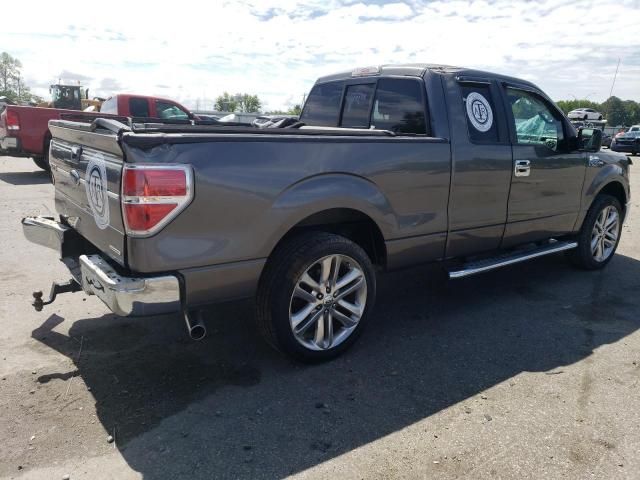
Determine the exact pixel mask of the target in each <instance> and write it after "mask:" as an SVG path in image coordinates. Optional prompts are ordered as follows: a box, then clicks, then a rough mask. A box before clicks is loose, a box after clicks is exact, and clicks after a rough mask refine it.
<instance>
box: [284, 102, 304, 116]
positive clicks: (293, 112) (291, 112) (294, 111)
mask: <svg viewBox="0 0 640 480" xmlns="http://www.w3.org/2000/svg"><path fill="white" fill-rule="evenodd" d="M287 113H288V114H289V115H297V116H300V114H301V113H302V105H300V104H296V105H294V106H293V107H291V108H290V109H289V111H288V112H287Z"/></svg>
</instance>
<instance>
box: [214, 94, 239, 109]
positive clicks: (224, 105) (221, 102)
mask: <svg viewBox="0 0 640 480" xmlns="http://www.w3.org/2000/svg"><path fill="white" fill-rule="evenodd" d="M213 109H214V110H218V111H219V112H235V111H236V110H237V109H238V99H237V97H234V96H233V95H230V94H229V92H224V93H223V94H222V95H220V96H219V97H218V98H216V103H214V105H213Z"/></svg>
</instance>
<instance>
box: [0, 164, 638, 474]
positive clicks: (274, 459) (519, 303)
mask: <svg viewBox="0 0 640 480" xmlns="http://www.w3.org/2000/svg"><path fill="white" fill-rule="evenodd" d="M635 160H636V163H638V162H640V158H638V157H635ZM634 168H635V170H636V171H637V170H638V167H634ZM633 182H634V184H635V188H634V191H636V192H638V191H640V181H639V180H638V178H637V175H636V176H635V177H634V178H633ZM52 192H53V189H52V187H51V185H49V183H48V181H47V177H46V175H45V174H44V173H43V172H41V171H38V170H37V169H36V168H35V167H34V166H33V164H32V162H31V161H30V160H29V159H18V158H9V157H1V158H0V202H1V204H2V208H1V209H0V231H1V234H0V241H1V245H2V248H1V249H0V273H1V275H2V279H3V280H2V292H1V295H2V303H1V304H0V315H1V316H0V322H1V323H0V327H1V328H0V376H1V380H0V438H1V439H2V441H1V442H0V477H2V478H21V479H22V478H25V479H26V478H29V479H47V480H48V479H56V478H58V479H62V478H63V476H64V475H69V476H70V478H71V479H72V480H75V479H110V478H113V479H119V480H121V479H125V480H126V479H137V478H144V479H169V478H172V479H177V478H189V479H200V478H202V479H211V478H216V479H224V478H251V479H259V478H269V479H274V478H282V477H286V476H289V475H292V476H294V477H296V478H309V479H324V478H345V479H351V478H353V479H361V478H367V479H369V478H373V479H378V478H379V479H388V478H425V479H426V478H438V479H453V478H473V479H475V478H518V479H524V478H531V479H541V478H545V479H555V478H568V479H585V478H601V479H617V478H621V479H622V478H628V479H637V478H640V413H639V412H640V332H638V328H640V296H639V295H638V293H637V292H638V291H640V233H638V230H639V227H638V225H640V205H639V203H640V202H639V201H638V200H637V199H638V198H640V195H636V197H635V199H634V204H635V206H634V210H633V213H632V217H631V218H630V220H629V222H628V223H627V225H626V226H625V227H624V233H623V238H622V242H621V244H620V248H619V249H618V255H617V256H616V257H615V258H614V259H613V261H612V262H611V264H610V265H609V266H608V267H607V268H606V269H605V270H604V271H601V272H581V271H577V270H574V269H573V268H571V267H570V266H569V265H568V264H567V263H566V261H565V260H564V258H563V256H562V255H557V256H553V257H547V258H542V259H539V260H537V261H533V262H529V263H526V264H521V265H518V266H513V267H511V268H506V269H502V270H499V271H495V272H492V273H488V274H485V275H483V276H477V277H474V278H468V279H464V280H459V281H455V282H446V281H444V280H443V279H442V275H441V274H440V273H439V270H438V269H437V268H436V267H434V266H429V267H421V268H418V269H413V270H407V271H403V272H397V273H393V274H388V275H384V276H382V277H381V278H380V288H379V300H378V305H377V309H376V312H375V316H374V318H373V319H372V322H371V324H370V326H369V328H368V330H367V332H366V334H365V335H364V336H363V337H362V339H361V341H360V342H359V343H358V344H357V345H356V346H355V348H353V349H352V350H351V351H350V352H349V353H348V354H347V355H345V356H343V357H342V358H340V359H338V360H336V361H334V362H332V363H329V364H325V365H320V366H314V367H309V366H301V365H297V364H294V363H292V362H290V361H289V360H287V359H286V358H283V357H281V356H279V355H278V354H276V353H274V352H273V351H271V350H270V349H269V348H268V347H266V346H265V345H264V344H263V343H262V341H261V340H260V339H259V338H258V337H257V335H256V333H255V330H254V327H253V324H252V309H251V304H250V303H248V302H241V303H234V304H227V305H222V306H218V307H216V308H215V309H212V310H211V311H210V318H209V322H208V323H209V328H210V331H211V332H212V333H211V334H210V335H209V336H208V337H207V338H206V339H205V340H204V341H202V342H198V343H196V342H192V341H191V340H189V339H188V337H187V335H186V332H185V329H184V326H183V324H182V320H181V319H180V318H178V317H177V316H163V317H153V318H145V319H121V318H117V317H115V316H113V315H111V314H109V313H108V312H107V310H106V308H105V307H104V306H103V305H102V304H101V303H100V302H99V301H98V300H97V299H96V298H95V297H86V296H85V295H84V294H83V293H74V294H65V295H62V296H61V297H60V298H59V299H58V300H57V301H56V302H55V303H54V304H53V305H51V306H48V307H45V309H44V311H42V312H40V313H37V312H35V311H34V310H33V308H32V307H31V306H30V304H29V302H30V296H31V292H32V291H34V290H40V289H42V290H45V291H47V290H48V288H49V285H50V283H51V282H52V281H54V280H66V279H67V278H68V277H67V276H66V275H65V269H64V267H63V266H62V264H61V263H59V262H58V261H57V259H56V257H55V253H54V252H53V251H49V250H47V249H44V248H40V247H37V246H34V245H31V244H29V243H28V242H27V241H26V240H24V239H23V237H22V232H21V229H20V225H19V220H20V218H21V217H22V216H24V215H27V214H52V213H53V196H52ZM109 437H111V438H109Z"/></svg>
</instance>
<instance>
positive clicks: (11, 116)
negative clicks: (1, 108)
mask: <svg viewBox="0 0 640 480" xmlns="http://www.w3.org/2000/svg"><path fill="white" fill-rule="evenodd" d="M5 115H6V118H5V124H6V125H7V130H13V131H17V130H20V117H19V116H18V113H17V112H15V111H13V110H7V111H6V112H5Z"/></svg>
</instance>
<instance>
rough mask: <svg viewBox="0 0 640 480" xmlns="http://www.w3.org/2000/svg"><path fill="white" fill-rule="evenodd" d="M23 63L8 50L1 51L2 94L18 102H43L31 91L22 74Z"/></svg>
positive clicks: (0, 80) (0, 77)
mask: <svg viewBox="0 0 640 480" xmlns="http://www.w3.org/2000/svg"><path fill="white" fill-rule="evenodd" d="M21 68H22V63H20V60H18V59H17V58H15V57H12V56H11V55H9V54H8V53H7V52H2V53H0V96H4V97H7V98H9V99H11V100H13V101H17V102H33V101H35V102H41V101H42V99H41V98H40V97H38V96H37V95H34V94H32V93H31V90H30V89H29V87H28V86H26V85H25V84H24V80H23V78H22V76H21V74H20V69H21Z"/></svg>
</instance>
